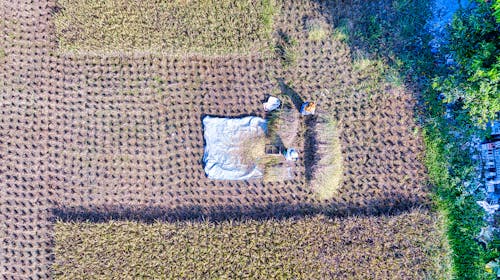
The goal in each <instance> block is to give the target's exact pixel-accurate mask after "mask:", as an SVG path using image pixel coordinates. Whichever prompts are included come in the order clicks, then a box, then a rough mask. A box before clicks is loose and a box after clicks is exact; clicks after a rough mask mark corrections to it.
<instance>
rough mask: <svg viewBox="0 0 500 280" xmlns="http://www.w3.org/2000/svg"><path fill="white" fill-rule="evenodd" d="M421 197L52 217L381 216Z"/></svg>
mask: <svg viewBox="0 0 500 280" xmlns="http://www.w3.org/2000/svg"><path fill="white" fill-rule="evenodd" d="M427 207H428V206H427V205H423V204H422V201H418V200H411V199H408V198H403V199H402V200H400V201H394V200H393V199H383V200H379V199H377V200H372V201H368V202H367V203H366V205H365V206H360V205H326V206H325V205H323V206H320V205H311V204H300V205H290V204H269V205H265V206H256V207H250V206H248V207H240V206H221V207H210V208H207V207H198V206H192V207H181V208H176V209H166V208H161V207H147V206H146V207H128V206H102V207H92V208H90V209H89V208H84V207H67V208H65V207H63V208H56V209H53V217H54V218H55V219H57V220H61V221H65V222H68V221H77V222H81V221H90V222H96V223H98V222H106V221H111V220H126V221H138V222H144V223H152V222H154V221H166V222H176V221H202V220H209V221H213V222H220V221H227V220H248V219H250V220H267V219H278V220H280V219H287V218H292V217H304V216H310V215H317V214H323V215H325V216H327V217H331V218H338V217H347V216H353V215H357V216H381V215H384V216H385V215H397V214H400V213H403V212H407V211H410V210H411V209H414V208H427Z"/></svg>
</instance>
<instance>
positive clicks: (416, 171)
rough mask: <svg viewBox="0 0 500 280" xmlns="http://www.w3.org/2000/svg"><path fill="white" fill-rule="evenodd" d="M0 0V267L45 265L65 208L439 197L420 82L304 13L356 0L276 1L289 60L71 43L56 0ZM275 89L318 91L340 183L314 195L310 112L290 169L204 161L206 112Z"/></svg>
mask: <svg viewBox="0 0 500 280" xmlns="http://www.w3.org/2000/svg"><path fill="white" fill-rule="evenodd" d="M385 2H390V1H385ZM0 3H1V5H0V7H1V9H2V10H1V12H2V15H4V17H3V18H2V22H1V25H2V27H3V30H4V32H3V33H2V35H1V36H2V38H1V39H2V40H0V41H2V43H0V48H1V51H0V54H4V55H0V67H1V68H0V69H1V73H0V82H1V84H0V90H1V97H0V98H1V99H0V100H1V104H0V105H1V108H2V111H1V115H0V129H1V131H0V132H1V133H0V158H1V159H2V161H3V163H2V164H0V174H1V177H0V178H1V180H0V182H1V183H2V184H1V189H0V191H1V193H0V220H1V221H2V222H1V235H0V238H1V240H0V244H2V245H1V246H2V247H1V250H2V251H1V254H0V259H1V268H0V269H1V272H2V274H3V275H4V276H5V278H27V277H33V278H47V277H50V275H51V274H50V273H51V269H50V267H51V265H52V262H53V260H54V253H53V245H54V230H53V227H54V224H53V222H54V220H55V219H56V218H60V219H62V220H63V221H73V220H87V219H89V220H91V221H93V222H96V221H106V220H109V219H125V220H139V221H152V220H156V219H160V220H166V221H176V220H185V219H198V218H200V217H208V218H210V219H214V220H228V219H232V218H241V217H249V218H259V219H264V218H272V217H288V216H300V215H302V214H307V213H328V215H333V216H339V217H344V216H346V215H350V214H363V215H381V214H387V213H392V212H403V211H406V210H409V209H411V208H412V207H415V206H422V205H424V206H425V205H427V204H428V197H427V196H428V195H427V180H426V175H425V170H424V167H423V165H422V163H421V162H420V160H419V159H420V158H421V156H422V155H421V154H422V141H421V139H420V137H419V135H418V130H417V127H416V125H415V123H414V116H413V107H414V103H415V100H414V97H413V94H412V93H411V92H408V91H406V90H405V89H403V88H402V87H398V86H395V85H392V84H390V83H388V82H387V81H386V78H385V77H384V75H383V74H381V73H383V72H384V69H383V68H384V66H382V65H381V64H380V63H377V62H373V63H372V62H369V63H367V62H366V61H364V60H360V59H358V58H357V55H356V57H355V55H353V54H352V53H351V48H350V46H349V45H348V44H347V43H345V42H344V41H342V40H340V39H341V38H340V37H339V36H331V35H329V36H327V38H326V39H323V40H321V39H319V40H316V39H315V40H312V41H311V40H309V38H310V35H309V34H308V29H307V28H305V26H306V21H308V19H311V18H312V19H316V20H319V21H320V22H324V23H325V26H327V27H325V28H330V29H331V26H332V25H335V24H336V22H337V21H338V20H339V19H340V18H347V19H352V18H355V17H356V13H355V12H356V11H357V10H358V9H357V7H358V6H362V5H363V3H362V2H361V1H353V3H351V4H349V5H347V4H342V1H332V2H330V4H328V5H326V4H323V3H318V2H316V1H299V2H293V3H289V1H284V3H281V2H279V3H278V9H279V10H280V12H279V13H277V15H276V17H275V20H274V26H273V29H274V32H273V38H274V39H273V42H274V43H276V44H285V46H284V48H285V49H286V50H287V59H286V60H284V61H283V60H280V58H277V57H271V56H269V55H268V54H266V55H263V54H261V53H259V52H255V53H250V54H246V55H240V54H236V53H233V54H228V55H224V56H201V55H182V56H181V55H172V54H169V53H159V52H158V53H155V52H152V53H145V52H141V51H135V52H130V51H127V52H123V53H121V52H116V51H114V52H94V51H92V52H90V51H89V52H78V53H75V52H64V51H62V50H61V49H59V42H58V38H57V36H56V28H55V24H54V15H55V14H56V13H57V12H58V11H57V10H58V9H57V7H58V6H57V5H56V3H55V2H54V1H50V0H49V1H45V0H35V1H17V0H16V1H14V0H10V1H9V0H0ZM330 29H328V32H329V34H330V33H332V32H333V31H332V30H330ZM284 37H287V38H292V39H293V43H290V46H288V45H287V44H288V43H287V42H286V41H289V40H285V39H283V38H284ZM280 42H281V43H280ZM283 42H284V43H283ZM275 92H281V93H283V94H288V95H290V96H292V99H293V100H295V101H296V102H297V101H300V100H311V99H312V100H315V101H317V102H318V103H319V112H320V113H321V114H328V115H331V116H332V117H333V118H334V119H335V120H336V121H337V124H338V132H339V135H340V142H341V146H342V157H343V159H344V163H343V170H344V177H343V179H342V186H341V187H340V188H339V190H338V192H337V194H336V195H335V196H334V197H333V198H332V199H329V200H321V201H319V200H317V199H316V196H315V194H314V193H313V191H312V189H311V187H310V184H309V182H310V180H311V179H312V178H311V174H312V172H311V166H313V165H314V163H315V162H317V161H318V158H317V156H316V155H314V153H313V152H312V151H313V150H314V149H313V147H314V145H315V133H317V132H316V130H315V128H314V119H311V120H309V121H306V122H305V124H307V126H305V125H304V124H303V127H302V130H301V136H302V138H303V141H302V143H301V144H302V145H300V146H298V147H296V148H297V149H298V150H299V152H300V154H301V158H300V161H299V164H298V166H299V167H298V168H297V169H296V170H295V174H294V175H295V178H294V179H292V180H285V181H281V182H271V183H264V182H263V181H260V180H254V181H245V182H231V181H222V182H221V181H210V180H208V179H207V178H206V177H205V174H204V172H203V166H202V164H201V158H202V155H203V134H202V127H201V118H202V117H203V116H204V115H217V116H241V115H259V116H264V115H265V112H264V111H263V108H262V102H263V101H264V100H265V99H266V96H267V95H268V94H270V93H275ZM370 219H376V218H370ZM339 223H341V222H339ZM378 234H385V233H384V231H383V230H382V231H381V233H377V235H378ZM422 234H424V233H422ZM431 234H432V233H431ZM412 246H417V245H412ZM56 258H57V257H56ZM400 269H403V268H402V267H400ZM339 273H340V272H339Z"/></svg>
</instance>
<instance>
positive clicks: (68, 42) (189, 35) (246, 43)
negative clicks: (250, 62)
mask: <svg viewBox="0 0 500 280" xmlns="http://www.w3.org/2000/svg"><path fill="white" fill-rule="evenodd" d="M274 5H275V4H274V1H273V0H262V1H250V0H238V1H233V0H222V1H221V0H217V1H215V0H209V1H205V0H174V1H166V0H165V1H154V0H147V1H138V0H133V1H127V0H105V1H100V0H84V1H76V0H58V6H59V7H60V8H61V11H60V12H58V13H56V15H55V18H54V21H55V27H56V36H57V38H58V39H59V46H60V48H61V49H63V50H66V51H67V50H78V51H80V50H83V51H89V50H91V51H100V50H106V51H110V50H116V51H130V50H145V51H165V52H172V53H179V52H182V53H193V52H194V53H210V54H226V53H248V52H255V51H261V50H265V49H268V42H269V41H270V36H271V30H272V25H273V16H274V13H275V6H274Z"/></svg>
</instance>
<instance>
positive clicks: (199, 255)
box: [54, 210, 449, 279]
mask: <svg viewBox="0 0 500 280" xmlns="http://www.w3.org/2000/svg"><path fill="white" fill-rule="evenodd" d="M439 223H440V221H439V219H436V218H432V217H431V216H430V215H429V213H428V212H426V211H419V210H414V211H411V212H408V213H405V214H401V215H396V216H383V217H373V216H372V217H349V218H346V219H333V218H328V217H325V216H315V217H304V218H299V219H297V218H293V219H284V220H274V219H271V220H266V221H244V222H234V221H226V222H222V223H218V224H213V223H210V222H206V221H205V222H176V223H152V224H144V223H137V222H108V223H97V224H96V223H90V222H85V223H74V222H70V223H63V222H61V223H57V224H56V226H55V232H56V235H55V249H54V250H55V255H56V260H55V262H54V275H55V277H54V278H55V279H89V278H92V279H116V278H121V279H134V278H150V279H159V278H164V277H165V275H168V278H174V279H181V278H190V279H242V278H251V279H255V278H259V279H345V278H357V279H439V278H441V279H446V278H448V277H449V275H448V273H449V272H448V271H447V270H446V265H445V264H446V263H442V262H441V261H442V260H445V259H446V258H447V256H446V252H447V248H446V246H447V245H446V244H443V243H442V239H440V237H439V235H438V234H436V235H432V236H429V235H427V234H426V232H428V231H429V230H433V231H436V232H440V231H441V230H442V225H440V224H439ZM368 248H369V249H368ZM440 264H441V265H443V266H439V265H440Z"/></svg>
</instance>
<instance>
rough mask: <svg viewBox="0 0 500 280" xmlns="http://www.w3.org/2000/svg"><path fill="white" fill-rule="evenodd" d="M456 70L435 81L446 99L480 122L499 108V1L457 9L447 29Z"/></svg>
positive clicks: (492, 116)
mask: <svg viewBox="0 0 500 280" xmlns="http://www.w3.org/2000/svg"><path fill="white" fill-rule="evenodd" d="M449 47H450V51H451V52H452V53H453V54H454V57H455V59H456V62H457V66H456V69H451V70H452V71H451V72H450V74H449V75H447V76H446V77H445V78H440V79H438V80H437V81H436V83H435V85H434V86H435V87H436V88H438V89H439V90H440V91H442V92H443V93H444V94H445V96H446V101H448V102H458V104H460V105H463V106H464V108H465V109H467V110H468V112H469V114H470V115H471V117H472V118H473V119H474V120H476V121H478V122H479V123H480V124H484V123H486V122H487V121H488V120H489V119H492V118H494V116H495V113H496V112H498V111H500V92H499V84H500V1H499V0H496V1H494V2H489V1H481V2H479V3H477V4H476V5H474V6H473V7H472V8H469V9H464V10H460V11H459V12H458V13H457V14H456V16H455V18H454V20H453V23H452V26H451V29H450V46H449Z"/></svg>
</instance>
